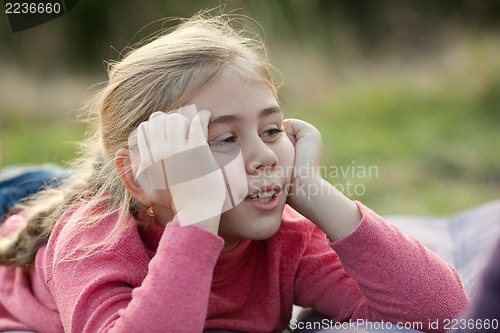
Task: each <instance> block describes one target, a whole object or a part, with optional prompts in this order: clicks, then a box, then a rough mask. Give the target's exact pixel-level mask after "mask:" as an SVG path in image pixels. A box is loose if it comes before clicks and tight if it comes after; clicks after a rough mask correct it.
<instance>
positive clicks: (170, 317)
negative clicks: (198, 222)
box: [44, 220, 223, 333]
mask: <svg viewBox="0 0 500 333" xmlns="http://www.w3.org/2000/svg"><path fill="white" fill-rule="evenodd" d="M132 223H134V224H135V223H136V222H135V221H134V220H132V221H130V223H129V226H128V227H127V228H126V229H125V230H124V231H123V232H122V234H121V235H120V236H119V237H118V238H117V242H113V243H111V245H110V246H109V247H106V248H105V249H103V250H101V251H100V252H98V253H97V254H95V255H92V256H88V257H85V258H83V259H78V260H72V261H68V259H71V258H72V257H73V256H75V255H76V256H81V255H82V254H83V253H82V252H81V251H72V250H71V248H74V249H82V242H84V243H87V242H88V241H89V238H90V241H92V240H96V239H95V238H96V237H92V235H91V234H90V233H95V232H97V234H102V233H100V232H99V230H91V231H90V232H83V234H78V235H77V234H76V233H75V229H74V228H71V227H69V228H63V230H62V231H61V233H60V234H59V235H57V237H55V238H54V239H56V242H57V244H56V245H55V246H54V245H53V244H50V243H49V244H48V247H53V248H54V251H53V253H52V252H51V251H47V252H46V254H45V263H44V264H45V265H46V267H45V268H46V272H48V273H47V275H46V278H47V282H48V285H49V287H50V290H51V292H52V294H53V296H54V298H55V299H56V300H57V307H58V310H59V313H60V316H61V320H62V323H63V326H64V329H65V331H66V332H79V333H80V332H161V331H164V332H184V331H185V332H201V331H202V330H203V327H204V325H205V319H206V311H207V304H208V298H209V294H210V285H211V279H212V273H213V268H214V266H215V263H216V261H217V257H218V255H219V253H220V251H221V249H222V246H223V240H222V239H221V238H219V237H218V236H215V235H213V234H211V233H209V232H207V231H205V230H203V229H201V228H199V227H196V226H187V227H180V225H179V223H178V222H172V223H169V224H168V226H167V228H166V229H165V232H164V233H163V236H162V237H161V240H160V242H159V246H158V249H157V252H156V255H154V257H153V258H152V259H151V258H150V256H151V255H152V254H151V253H149V251H147V249H145V248H142V249H141V247H139V246H137V244H142V242H141V240H140V239H136V238H137V236H138V233H137V231H136V230H134V229H135V228H134V226H133V224H132ZM103 225H106V223H105V221H104V222H103ZM145 274H147V275H145Z"/></svg>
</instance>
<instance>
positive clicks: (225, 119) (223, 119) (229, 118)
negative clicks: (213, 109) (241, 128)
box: [208, 106, 283, 127]
mask: <svg viewBox="0 0 500 333" xmlns="http://www.w3.org/2000/svg"><path fill="white" fill-rule="evenodd" d="M277 112H283V111H281V108H280V107H279V106H271V107H268V108H265V109H263V110H262V111H260V114H259V118H263V117H267V116H270V115H272V114H274V113H277ZM242 119H243V116H242V115H240V114H231V115H227V116H220V117H217V118H214V119H212V120H210V122H209V123H208V126H209V127H210V126H213V125H218V124H227V123H232V122H235V121H238V120H242Z"/></svg>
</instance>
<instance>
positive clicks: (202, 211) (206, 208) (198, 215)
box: [175, 205, 222, 234]
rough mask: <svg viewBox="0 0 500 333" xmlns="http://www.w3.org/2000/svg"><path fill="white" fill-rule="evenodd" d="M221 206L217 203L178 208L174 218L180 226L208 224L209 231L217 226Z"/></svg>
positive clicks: (216, 228)
mask: <svg viewBox="0 0 500 333" xmlns="http://www.w3.org/2000/svg"><path fill="white" fill-rule="evenodd" d="M221 212H222V206H220V207H219V205H199V206H196V207H185V208H183V209H181V210H179V211H178V212H177V214H176V216H175V219H176V220H178V221H179V222H180V223H181V226H186V225H190V224H196V225H198V226H209V227H210V229H212V230H211V231H214V230H215V232H214V233H215V234H217V230H218V228H219V221H220V215H221Z"/></svg>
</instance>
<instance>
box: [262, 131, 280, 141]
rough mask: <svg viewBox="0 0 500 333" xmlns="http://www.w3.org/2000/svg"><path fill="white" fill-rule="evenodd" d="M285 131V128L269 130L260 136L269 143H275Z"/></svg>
mask: <svg viewBox="0 0 500 333" xmlns="http://www.w3.org/2000/svg"><path fill="white" fill-rule="evenodd" d="M284 131H285V129H283V128H271V129H268V130H266V131H264V132H262V133H261V134H260V136H261V137H263V138H265V139H266V140H267V141H271V142H273V141H275V140H277V139H278V137H279V135H280V134H281V132H284Z"/></svg>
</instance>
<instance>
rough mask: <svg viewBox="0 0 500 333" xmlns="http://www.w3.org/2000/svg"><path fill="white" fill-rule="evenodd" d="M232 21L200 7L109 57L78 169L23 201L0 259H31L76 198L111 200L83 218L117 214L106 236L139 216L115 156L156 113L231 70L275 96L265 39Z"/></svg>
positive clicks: (138, 206) (8, 262)
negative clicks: (20, 218)
mask: <svg viewBox="0 0 500 333" xmlns="http://www.w3.org/2000/svg"><path fill="white" fill-rule="evenodd" d="M230 23H231V19H230V18H229V16H227V15H218V16H215V17H212V16H210V14H209V13H208V12H200V13H198V14H196V15H195V16H193V17H192V18H190V19H187V20H182V23H181V24H179V25H178V26H177V27H176V28H175V29H173V30H170V31H166V33H165V32H162V33H161V35H159V36H156V37H154V38H153V39H152V41H150V42H148V43H147V44H145V45H143V46H141V47H139V48H136V49H133V50H131V51H130V52H128V53H127V54H126V55H125V56H124V57H123V59H122V60H121V61H118V62H113V63H110V64H109V68H108V74H109V80H108V82H107V85H106V86H105V87H104V89H102V91H101V92H100V93H99V94H98V95H97V97H96V99H95V101H94V102H93V103H92V107H90V108H88V111H87V112H90V114H94V115H96V117H95V121H94V123H95V125H96V126H95V128H94V135H93V136H92V137H91V138H89V139H88V140H87V142H86V144H85V145H83V147H82V152H83V154H82V157H81V158H80V159H78V160H77V161H76V163H75V165H74V167H73V169H74V170H75V174H74V176H73V177H70V178H68V179H67V180H65V181H64V183H63V184H62V185H61V186H59V187H57V188H54V189H47V190H45V191H42V192H41V193H39V194H38V195H36V197H35V198H34V199H32V200H29V201H28V202H27V203H26V204H24V206H23V208H26V207H27V206H28V210H27V211H29V212H30V216H29V217H28V223H27V225H26V226H25V227H24V228H23V229H22V230H21V231H20V233H19V234H18V236H17V237H16V239H15V240H14V241H12V242H10V243H9V245H8V246H3V247H2V248H0V264H2V265H25V264H28V263H31V262H33V260H34V258H35V255H36V252H37V250H38V249H39V248H40V247H41V246H42V245H44V244H45V243H46V242H47V241H48V238H49V236H50V234H51V231H52V229H53V228H54V226H55V224H56V222H57V221H58V219H59V217H60V216H61V214H62V213H63V212H64V211H65V210H66V209H68V208H69V207H71V206H73V205H75V204H76V203H84V202H87V203H88V202H90V201H91V202H92V204H95V205H100V206H101V205H104V207H106V209H101V210H99V211H101V212H102V213H100V214H99V215H96V214H94V215H92V214H89V215H90V216H88V217H86V219H85V220H84V221H79V223H80V224H81V225H83V226H91V225H93V224H96V223H99V221H101V220H102V219H103V218H105V217H106V216H109V215H111V214H116V213H119V216H120V218H119V219H118V221H117V223H116V226H115V228H114V230H113V232H112V233H111V234H110V235H109V236H108V237H107V238H106V239H109V237H111V235H112V234H114V233H116V232H117V231H118V230H121V228H123V226H124V223H125V221H126V217H127V216H128V214H129V213H131V214H132V215H133V216H136V214H137V213H138V212H139V211H145V209H146V207H144V206H143V205H142V204H141V203H139V202H138V201H137V200H135V199H134V198H133V197H132V196H131V195H130V194H129V193H128V192H127V191H126V189H125V187H124V186H123V184H122V182H121V180H120V177H119V175H118V173H117V170H116V169H115V163H114V159H115V155H116V153H117V152H118V150H119V149H121V148H127V144H128V137H129V135H130V134H131V133H132V132H133V131H134V129H136V128H137V127H138V126H139V124H140V123H142V122H144V121H146V120H148V118H149V116H150V115H151V114H152V113H154V112H156V111H170V110H174V109H177V108H179V107H180V106H181V105H183V104H184V103H185V102H186V101H188V100H189V99H191V98H192V97H194V96H195V95H196V94H197V93H198V92H199V91H200V90H201V89H202V88H203V87H205V86H206V85H207V84H209V83H210V82H212V80H214V79H215V78H216V77H217V76H218V75H219V74H221V73H222V72H223V71H225V70H233V71H235V72H237V73H239V74H242V75H244V76H245V77H247V78H249V79H252V80H259V81H262V82H265V83H266V84H267V85H268V86H269V87H270V88H271V89H272V91H273V93H274V94H275V96H276V89H277V88H276V86H275V83H274V81H273V77H272V74H271V65H270V64H269V62H268V56H267V52H266V49H265V46H264V44H263V43H262V42H261V41H260V40H258V39H257V38H256V37H255V36H252V37H246V34H247V33H248V32H247V31H245V30H241V31H236V30H235V29H234V28H232V27H231V25H230Z"/></svg>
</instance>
